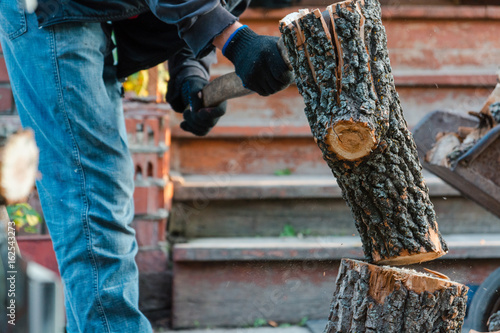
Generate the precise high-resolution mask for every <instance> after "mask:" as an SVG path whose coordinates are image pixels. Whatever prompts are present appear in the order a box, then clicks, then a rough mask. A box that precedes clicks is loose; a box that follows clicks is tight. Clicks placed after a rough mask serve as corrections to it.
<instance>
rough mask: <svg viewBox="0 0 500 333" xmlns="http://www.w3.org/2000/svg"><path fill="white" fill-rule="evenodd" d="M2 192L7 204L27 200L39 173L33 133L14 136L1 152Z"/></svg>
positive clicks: (25, 132)
mask: <svg viewBox="0 0 500 333" xmlns="http://www.w3.org/2000/svg"><path fill="white" fill-rule="evenodd" d="M0 159H1V166H0V192H1V195H2V197H3V201H4V203H6V204H12V203H18V202H22V201H24V200H26V199H27V197H28V195H29V194H30V193H31V191H32V189H33V186H34V184H35V180H36V176H37V173H38V148H37V146H36V143H35V139H34V135H33V132H31V131H22V132H19V133H16V134H14V135H12V136H11V137H10V138H9V140H8V141H7V143H6V145H5V146H4V147H3V148H2V149H1V152H0Z"/></svg>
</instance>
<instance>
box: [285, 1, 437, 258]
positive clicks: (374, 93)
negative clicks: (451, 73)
mask: <svg viewBox="0 0 500 333" xmlns="http://www.w3.org/2000/svg"><path fill="white" fill-rule="evenodd" d="M324 17H326V20H325V19H324ZM280 23H281V27H280V30H281V32H282V36H283V41H284V43H285V45H286V47H287V50H288V55H289V58H290V61H291V63H292V66H293V69H294V72H295V80H296V83H297V86H298V89H299V92H300V93H301V94H302V96H303V98H304V101H305V104H306V109H305V113H306V116H307V119H308V121H309V125H310V127H311V131H312V134H313V136H314V139H315V141H316V142H317V144H318V146H319V148H320V149H321V151H322V152H323V158H324V159H325V161H326V162H327V164H328V166H329V167H330V169H331V170H332V172H333V175H334V176H335V177H336V178H337V182H338V184H339V186H340V188H341V189H342V193H343V197H344V199H345V200H346V201H347V203H348V205H349V206H350V208H351V211H352V213H353V215H354V218H355V221H356V226H357V229H358V231H359V233H360V236H361V239H362V243H363V249H364V252H365V255H366V257H367V259H368V260H369V261H370V262H374V263H379V264H392V265H404V264H411V263H416V262H423V261H428V260H432V259H435V258H437V257H440V256H442V255H444V254H445V253H446V252H447V246H446V244H445V242H444V240H443V239H442V237H441V235H440V233H439V231H438V226H437V223H436V215H435V213H434V208H433V205H432V203H431V201H430V199H429V194H428V188H427V186H426V184H425V182H424V179H423V177H422V173H421V169H422V167H421V165H420V162H419V160H418V155H417V151H416V146H415V143H414V141H413V137H412V135H411V133H410V131H409V130H408V128H407V124H406V121H405V120H404V118H403V110H402V108H401V104H400V101H399V96H398V94H397V92H396V89H395V86H394V79H393V75H392V73H391V66H390V62H389V56H388V51H387V41H386V34H385V29H384V27H383V25H382V21H381V10H380V4H379V2H378V1H375V0H365V1H355V0H352V1H345V2H341V3H338V4H336V5H335V6H333V5H332V6H329V7H328V8H327V11H326V12H324V13H323V14H322V13H321V12H320V11H319V10H316V11H314V12H308V11H307V10H305V11H300V12H299V13H294V14H291V15H288V16H287V17H285V18H284V19H283V20H282V21H281V22H280Z"/></svg>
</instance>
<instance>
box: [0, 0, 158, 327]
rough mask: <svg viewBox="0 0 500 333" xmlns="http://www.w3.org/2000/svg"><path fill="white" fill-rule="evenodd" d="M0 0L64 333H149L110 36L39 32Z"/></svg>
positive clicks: (79, 28) (81, 28)
mask: <svg viewBox="0 0 500 333" xmlns="http://www.w3.org/2000/svg"><path fill="white" fill-rule="evenodd" d="M23 3H24V1H23V0H1V1H0V40H1V44H2V49H3V53H4V57H5V60H6V63H7V69H8V72H9V75H10V78H11V85H12V90H13V93H14V98H15V101H16V105H17V108H18V111H19V115H20V117H21V122H22V124H23V126H24V127H31V128H32V129H33V130H34V132H35V138H36V142H37V144H38V147H39V149H40V165H39V170H40V172H41V178H40V179H39V180H38V181H37V188H38V191H39V194H40V200H41V203H42V207H43V212H44V215H45V219H46V222H47V226H48V228H49V232H50V234H51V237H52V240H53V243H54V249H55V252H56V256H57V261H58V264H59V270H60V272H61V277H62V280H63V284H64V288H65V304H66V313H67V321H68V324H67V330H68V332H71V333H72V332H84V333H90V332H99V333H100V332H119V333H127V332H133V333H140V332H152V329H151V325H150V323H149V321H148V320H147V319H146V317H145V316H144V315H143V314H142V313H141V312H140V311H139V309H138V270H137V266H136V263H135V261H134V258H135V255H136V253H137V243H136V240H135V232H134V229H133V228H132V227H131V226H130V224H131V222H132V218H133V201H132V195H133V190H134V182H133V172H134V170H133V164H132V159H131V156H130V153H129V151H128V146H127V134H126V131H125V125H124V117H123V110H122V104H121V97H120V90H121V86H120V83H119V82H118V80H117V79H116V75H115V67H114V66H113V58H112V54H111V50H112V41H111V38H110V33H109V31H108V29H107V28H106V26H105V25H101V24H100V23H65V24H59V25H55V26H52V27H49V28H44V29H39V28H38V26H37V21H36V17H35V15H34V14H25V13H24V12H23V10H22V8H23Z"/></svg>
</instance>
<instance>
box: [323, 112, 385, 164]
mask: <svg viewBox="0 0 500 333" xmlns="http://www.w3.org/2000/svg"><path fill="white" fill-rule="evenodd" d="M325 141H326V143H327V144H328V147H329V149H330V150H331V151H332V152H333V153H335V154H336V155H337V157H338V158H340V159H342V160H348V161H356V160H359V159H361V158H363V157H365V156H367V155H369V154H370V153H371V152H372V151H373V150H374V149H375V148H376V147H377V140H376V138H375V131H374V130H372V129H371V128H370V127H368V124H367V123H363V122H356V121H353V120H343V121H339V122H337V123H336V124H335V125H333V127H330V128H328V130H327V135H326V139H325Z"/></svg>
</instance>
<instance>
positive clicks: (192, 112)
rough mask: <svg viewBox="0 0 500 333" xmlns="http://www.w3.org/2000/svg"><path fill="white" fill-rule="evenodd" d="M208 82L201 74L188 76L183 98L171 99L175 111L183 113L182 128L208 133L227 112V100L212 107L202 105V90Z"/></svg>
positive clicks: (183, 87) (198, 133) (184, 82)
mask: <svg viewBox="0 0 500 333" xmlns="http://www.w3.org/2000/svg"><path fill="white" fill-rule="evenodd" d="M207 83H208V81H207V80H205V79H204V78H201V77H199V76H188V77H186V78H185V79H184V81H183V82H182V86H181V89H182V92H181V100H179V99H178V100H175V101H169V103H170V105H171V106H172V108H173V109H174V111H176V112H179V113H183V116H184V121H183V122H182V123H181V128H182V129H183V130H185V131H187V132H191V133H193V134H195V135H198V136H204V135H207V133H208V132H210V130H211V129H212V127H214V126H215V125H216V124H217V121H218V120H219V118H220V117H222V116H223V115H224V114H225V113H226V102H224V103H221V104H219V105H218V106H215V107H211V108H203V107H202V106H203V102H202V100H201V90H202V89H203V87H205V86H206V85H207ZM167 97H168V96H167Z"/></svg>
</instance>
